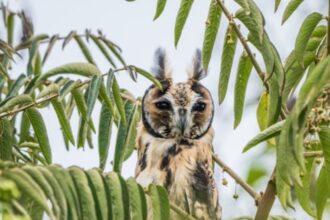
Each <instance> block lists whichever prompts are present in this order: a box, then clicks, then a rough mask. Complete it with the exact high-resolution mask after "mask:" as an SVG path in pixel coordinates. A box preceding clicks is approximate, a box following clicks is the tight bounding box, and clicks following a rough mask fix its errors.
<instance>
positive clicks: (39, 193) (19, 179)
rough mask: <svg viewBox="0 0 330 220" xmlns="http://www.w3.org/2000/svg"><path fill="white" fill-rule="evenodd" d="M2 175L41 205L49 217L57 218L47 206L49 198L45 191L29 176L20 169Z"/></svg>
mask: <svg viewBox="0 0 330 220" xmlns="http://www.w3.org/2000/svg"><path fill="white" fill-rule="evenodd" d="M2 175H3V176H4V177H6V178H8V179H10V180H13V181H14V182H15V183H16V185H17V186H18V188H19V190H20V191H21V192H23V193H24V194H26V195H27V196H28V197H30V198H31V199H32V200H33V201H34V202H35V203H36V204H37V205H40V206H41V207H42V209H43V210H45V211H46V213H47V214H48V215H49V217H51V218H52V219H54V218H55V217H54V214H53V212H52V211H51V210H50V209H49V207H48V205H47V198H46V195H45V194H44V192H43V190H42V189H41V188H40V187H39V185H38V184H37V183H36V182H35V181H34V180H33V179H32V178H31V177H30V176H29V175H28V174H26V173H25V172H23V171H22V170H20V169H18V168H14V169H11V170H8V171H5V172H3V174H2Z"/></svg>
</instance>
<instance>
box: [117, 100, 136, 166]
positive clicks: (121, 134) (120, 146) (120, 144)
mask: <svg viewBox="0 0 330 220" xmlns="http://www.w3.org/2000/svg"><path fill="white" fill-rule="evenodd" d="M133 108H134V106H133V104H132V103H131V102H126V104H125V110H124V112H125V115H126V116H125V117H126V118H127V119H128V120H130V117H131V115H132V112H133ZM127 129H128V128H127V127H126V125H124V123H122V121H120V123H119V126H118V132H117V139H116V148H115V154H114V161H113V170H114V171H115V172H120V171H121V167H122V163H123V159H124V154H125V150H126V149H125V148H124V147H125V141H126V138H127Z"/></svg>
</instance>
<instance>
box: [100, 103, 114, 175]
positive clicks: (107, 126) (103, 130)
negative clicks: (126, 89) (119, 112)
mask: <svg viewBox="0 0 330 220" xmlns="http://www.w3.org/2000/svg"><path fill="white" fill-rule="evenodd" d="M112 121H113V118H112V114H111V112H110V110H109V108H108V107H107V105H106V104H104V103H103V104H102V108H101V114H100V121H99V134H98V147H99V161H100V162H99V167H100V168H101V169H102V170H104V168H105V164H106V162H107V159H108V154H109V147H110V139H111V130H112V129H111V128H112Z"/></svg>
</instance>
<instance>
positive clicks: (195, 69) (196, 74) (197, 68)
mask: <svg viewBox="0 0 330 220" xmlns="http://www.w3.org/2000/svg"><path fill="white" fill-rule="evenodd" d="M188 76H189V80H192V81H199V80H202V79H204V78H205V77H206V76H207V72H206V71H205V70H204V68H203V66H202V53H201V50H200V49H197V50H196V52H195V55H194V57H193V62H192V65H191V67H190V69H189V71H188Z"/></svg>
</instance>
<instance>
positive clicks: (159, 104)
mask: <svg viewBox="0 0 330 220" xmlns="http://www.w3.org/2000/svg"><path fill="white" fill-rule="evenodd" d="M156 107H157V108H158V109H160V110H170V109H171V108H172V107H171V103H170V102H168V101H160V102H156Z"/></svg>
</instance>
